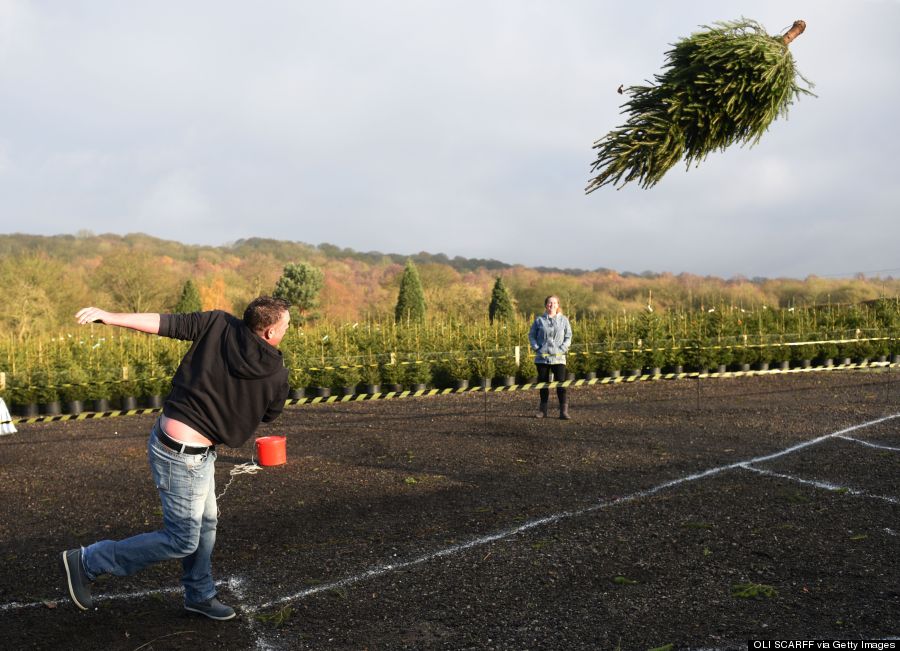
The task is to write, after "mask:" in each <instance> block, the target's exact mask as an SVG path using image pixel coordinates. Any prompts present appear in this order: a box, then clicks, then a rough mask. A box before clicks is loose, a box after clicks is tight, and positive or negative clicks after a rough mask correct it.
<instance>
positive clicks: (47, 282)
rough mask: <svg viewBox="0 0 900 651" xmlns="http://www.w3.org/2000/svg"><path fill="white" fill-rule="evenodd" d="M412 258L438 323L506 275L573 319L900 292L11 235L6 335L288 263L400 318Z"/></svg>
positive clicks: (325, 309) (472, 308) (262, 243)
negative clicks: (551, 298)
mask: <svg viewBox="0 0 900 651" xmlns="http://www.w3.org/2000/svg"><path fill="white" fill-rule="evenodd" d="M407 258H410V259H412V260H413V262H414V263H415V264H416V267H417V269H418V272H419V276H420V278H421V281H422V285H423V288H424V291H425V299H426V303H427V314H428V317H429V318H431V317H434V318H438V319H447V318H458V317H460V316H464V315H473V316H477V317H479V318H480V317H481V316H483V315H486V314H487V310H488V304H489V302H490V296H491V289H492V286H493V284H494V281H495V279H496V277H497V276H501V277H502V278H503V281H504V284H505V285H506V287H507V288H508V289H509V291H510V293H511V294H512V296H513V297H514V299H515V301H516V305H517V309H518V311H519V312H520V313H521V314H523V315H525V316H526V317H527V315H530V314H535V313H538V312H539V311H541V309H542V305H543V299H544V297H545V296H546V295H548V294H551V293H552V294H557V295H559V296H560V298H561V300H562V304H563V308H564V310H565V311H566V312H567V313H569V314H570V315H576V316H581V317H592V316H600V315H608V314H613V313H634V312H637V311H640V310H646V309H647V306H648V305H649V306H651V307H652V308H653V309H654V310H658V311H662V312H665V311H666V310H671V309H678V310H681V311H691V310H701V309H708V308H709V307H710V306H717V305H728V306H735V307H739V308H746V309H752V308H756V307H761V306H763V305H765V306H769V307H773V308H776V307H791V306H795V307H806V306H811V305H829V304H830V305H838V304H855V303H860V302H864V301H869V300H873V299H877V298H879V297H884V296H887V297H896V296H898V295H900V280H895V279H893V278H865V277H862V276H858V277H855V278H849V279H848V278H819V277H814V276H811V277H808V278H806V279H803V280H798V279H785V278H777V279H765V278H754V279H752V280H751V279H747V278H742V277H734V278H729V279H723V278H716V277H711V276H696V275H692V274H684V273H682V274H678V275H675V274H671V273H650V272H644V273H641V274H634V273H628V272H616V271H612V270H608V269H604V268H599V269H596V270H593V271H581V270H555V269H544V268H541V269H533V268H528V267H524V266H515V265H510V264H505V263H502V262H498V261H496V260H471V259H464V258H453V259H451V258H448V257H447V256H445V255H442V254H427V253H420V254H416V255H412V256H403V255H398V254H382V253H379V252H357V251H352V250H349V249H341V248H338V247H336V246H334V245H331V244H320V245H318V246H313V245H310V244H304V243H302V242H287V241H278V240H262V239H250V240H241V241H238V242H236V243H233V244H230V245H227V246H218V247H212V246H193V245H186V244H181V243H178V242H172V241H166V240H161V239H157V238H153V237H150V236H147V235H142V234H132V235H126V236H118V235H94V234H91V233H80V234H78V235H59V236H52V237H43V236H32V235H20V234H13V235H0V300H2V302H0V305H2V307H0V335H2V336H7V337H9V336H11V337H13V338H21V337H25V336H28V335H31V334H35V333H44V332H52V331H54V330H56V329H58V328H59V327H61V326H68V325H70V324H71V322H72V315H73V314H74V313H75V311H76V310H77V309H78V308H79V307H82V306H85V305H98V306H101V307H104V308H107V309H111V310H122V311H152V312H165V311H171V310H173V309H174V306H175V304H176V303H177V301H178V298H179V296H180V293H181V290H182V287H183V286H184V283H185V282H186V281H187V280H188V279H190V280H192V281H193V282H194V284H195V285H196V286H197V288H198V289H199V291H200V296H201V300H202V305H203V308H204V309H216V308H218V309H224V310H227V311H229V312H233V313H240V312H242V311H243V308H244V306H245V305H246V304H247V303H248V302H249V301H250V300H251V299H252V298H253V297H254V296H256V295H258V294H261V293H270V292H272V290H273V288H274V286H275V283H276V281H277V280H278V278H279V277H280V275H281V272H282V270H283V268H284V266H285V265H286V264H288V263H298V262H305V263H307V264H311V265H315V266H317V267H319V268H320V269H321V270H322V271H323V272H324V277H325V282H324V286H323V288H322V291H321V295H320V306H319V308H318V313H319V315H320V318H321V319H322V320H324V321H329V322H334V323H341V322H354V321H360V320H366V321H369V320H382V319H386V318H390V316H391V315H392V314H393V310H394V307H395V304H396V301H397V291H398V286H399V281H400V275H401V273H402V271H403V265H404V262H405V260H406V259H407ZM598 262H602V260H599V261H598Z"/></svg>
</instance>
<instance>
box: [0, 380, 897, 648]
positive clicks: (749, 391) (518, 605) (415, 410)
mask: <svg viewBox="0 0 900 651" xmlns="http://www.w3.org/2000/svg"><path fill="white" fill-rule="evenodd" d="M898 389H900V373H898V372H897V371H896V370H891V371H876V372H849V371H845V372H836V371H835V372H828V373H798V374H772V375H765V376H750V377H738V378H723V379H704V380H701V381H698V380H678V381H656V382H635V383H622V384H615V385H602V386H601V385H596V386H591V387H580V388H577V389H574V390H572V391H570V395H571V411H572V415H573V418H574V420H572V421H560V420H558V419H556V418H551V419H546V420H538V419H535V418H533V413H534V411H535V407H536V402H537V394H536V392H535V391H509V392H497V393H486V394H485V393H465V394H458V395H448V396H441V397H428V398H408V399H402V400H400V399H397V400H372V401H364V402H348V403H335V404H319V405H306V406H299V407H291V408H288V409H287V410H286V411H285V414H284V415H283V416H282V417H281V418H280V419H279V420H278V421H276V422H275V423H273V424H270V425H267V426H264V427H262V428H261V429H260V431H259V435H260V436H262V435H275V434H284V435H286V436H287V450H288V462H287V463H286V464H285V465H281V466H274V467H267V468H263V469H261V470H260V471H259V472H257V473H256V474H239V475H230V471H231V470H232V469H234V468H236V467H238V464H243V463H246V462H249V461H251V458H252V453H253V446H252V445H251V444H250V443H248V444H247V445H246V446H245V447H244V448H242V449H239V450H229V449H225V448H220V450H219V452H220V454H219V462H218V464H217V493H219V494H221V493H222V491H223V490H225V489H226V485H227V492H225V494H224V495H222V497H221V499H220V501H219V506H220V509H221V515H220V519H219V532H218V542H217V547H216V554H215V555H214V571H215V573H216V578H217V580H219V581H220V582H221V593H220V596H221V597H222V599H223V601H226V602H227V603H230V604H232V605H234V606H235V607H236V608H238V609H239V610H240V617H239V618H238V619H236V620H234V621H231V622H223V623H218V622H213V621H210V620H206V619H205V618H202V617H199V616H195V615H190V614H189V613H187V612H185V611H184V610H183V609H182V607H181V599H182V595H181V590H180V587H179V584H178V578H179V571H180V566H179V564H178V563H176V562H172V563H166V564H162V565H159V566H156V567H153V568H150V569H148V570H146V571H144V572H143V573H141V574H139V575H137V576H134V577H130V578H115V577H104V578H102V579H101V580H99V581H98V582H97V583H96V584H95V585H94V595H95V601H96V602H97V603H96V605H97V607H96V609H95V610H93V611H90V612H87V613H83V612H80V611H77V610H76V609H75V608H74V606H73V605H72V604H71V602H70V601H69V600H68V598H67V596H66V594H65V592H64V588H63V580H62V575H61V574H60V572H59V570H58V568H57V559H58V557H59V554H60V552H61V551H62V550H64V549H66V548H70V547H74V546H77V545H79V544H89V543H91V542H93V541H94V540H97V539H100V538H114V539H115V538H122V537H126V536H129V535H132V534H134V533H138V532H141V531H145V530H151V529H155V528H157V526H158V524H159V521H160V510H159V505H158V500H157V497H156V494H155V488H154V486H153V484H152V481H151V479H150V473H149V469H148V467H147V460H146V436H147V433H148V431H149V428H150V426H151V424H152V422H153V418H154V417H153V416H151V415H144V416H129V417H118V418H105V419H92V420H81V421H77V420H68V421H60V422H54V423H40V424H31V425H21V426H20V427H19V433H17V434H13V435H9V436H3V437H0V498H2V501H3V511H2V513H3V517H2V518H0V558H2V561H3V562H2V564H0V630H2V631H3V644H2V646H3V648H9V649H54V650H55V649H92V650H96V649H108V650H113V649H129V650H132V651H147V650H150V649H156V650H161V649H371V650H374V649H504V650H506V649H508V650H520V649H610V650H614V649H620V650H622V651H628V650H639V651H646V650H649V649H660V648H666V649H746V648H747V639H749V638H768V639H774V638H795V639H796V638H817V639H859V638H876V639H878V638H880V639H888V638H893V639H897V638H898V637H900V560H898V549H900V393H898ZM230 480H231V483H230V484H229V481H230Z"/></svg>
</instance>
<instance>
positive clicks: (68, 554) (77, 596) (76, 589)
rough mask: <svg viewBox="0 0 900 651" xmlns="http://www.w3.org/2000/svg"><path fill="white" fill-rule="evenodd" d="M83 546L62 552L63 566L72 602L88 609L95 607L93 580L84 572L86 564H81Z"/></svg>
mask: <svg viewBox="0 0 900 651" xmlns="http://www.w3.org/2000/svg"><path fill="white" fill-rule="evenodd" d="M81 554H82V551H81V548H79V549H70V550H68V551H65V552H63V553H62V567H63V572H64V573H65V575H66V587H67V588H68V589H69V596H70V597H72V602H73V603H74V604H75V605H76V606H78V607H79V608H80V609H81V610H88V609H90V608H93V607H94V602H93V600H92V599H91V582H90V581H89V580H88V578H87V575H86V574H85V573H84V566H83V565H82V564H81Z"/></svg>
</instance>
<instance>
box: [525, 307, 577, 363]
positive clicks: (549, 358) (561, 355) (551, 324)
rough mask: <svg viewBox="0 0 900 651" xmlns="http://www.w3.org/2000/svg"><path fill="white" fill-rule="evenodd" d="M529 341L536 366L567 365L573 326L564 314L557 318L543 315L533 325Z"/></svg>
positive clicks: (529, 333)
mask: <svg viewBox="0 0 900 651" xmlns="http://www.w3.org/2000/svg"><path fill="white" fill-rule="evenodd" d="M528 341H529V343H530V344H531V350H532V352H533V353H534V356H535V357H534V363H535V364H565V363H566V351H568V350H569V344H571V343H572V326H571V325H569V319H567V318H566V316H565V315H564V314H557V315H556V316H555V317H550V316H547V314H542V315H540V316H539V317H537V318H536V319H535V320H534V323H532V324H531V330H529V331H528Z"/></svg>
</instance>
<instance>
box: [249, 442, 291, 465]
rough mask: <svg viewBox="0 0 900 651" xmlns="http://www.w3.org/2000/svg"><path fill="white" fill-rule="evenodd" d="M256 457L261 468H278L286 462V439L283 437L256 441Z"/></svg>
mask: <svg viewBox="0 0 900 651" xmlns="http://www.w3.org/2000/svg"><path fill="white" fill-rule="evenodd" d="M256 456H258V457H259V465H261V466H280V465H281V464H283V463H285V462H286V461H287V439H285V437H283V436H263V437H261V438H258V439H256Z"/></svg>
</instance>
